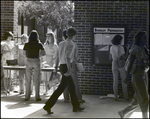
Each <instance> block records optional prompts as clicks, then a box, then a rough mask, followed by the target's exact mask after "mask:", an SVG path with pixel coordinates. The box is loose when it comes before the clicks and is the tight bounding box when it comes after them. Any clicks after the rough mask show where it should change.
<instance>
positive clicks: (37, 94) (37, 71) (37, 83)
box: [33, 64, 40, 100]
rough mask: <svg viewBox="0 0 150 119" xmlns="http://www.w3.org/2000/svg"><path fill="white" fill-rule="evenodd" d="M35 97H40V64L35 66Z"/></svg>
mask: <svg viewBox="0 0 150 119" xmlns="http://www.w3.org/2000/svg"><path fill="white" fill-rule="evenodd" d="M33 78H34V79H33V81H34V84H35V98H36V100H38V99H40V64H38V65H37V66H36V67H34V77H33Z"/></svg>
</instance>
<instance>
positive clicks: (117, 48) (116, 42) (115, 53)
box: [110, 35, 129, 100]
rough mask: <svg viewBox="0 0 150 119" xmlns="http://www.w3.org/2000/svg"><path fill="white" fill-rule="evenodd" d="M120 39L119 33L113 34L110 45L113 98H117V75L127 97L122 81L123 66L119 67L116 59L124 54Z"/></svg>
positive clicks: (126, 97)
mask: <svg viewBox="0 0 150 119" xmlns="http://www.w3.org/2000/svg"><path fill="white" fill-rule="evenodd" d="M121 41H122V36H121V35H115V36H114V37H113V39H112V41H111V42H112V46H111V47H110V59H111V58H112V73H113V91H114V100H117V99H118V77H119V76H118V75H119V74H120V76H121V83H122V89H123V95H124V98H125V99H127V100H128V99H129V98H128V91H127V85H126V84H125V83H124V82H123V81H124V79H125V77H126V72H125V67H124V66H123V67H119V66H118V64H117V61H118V59H119V57H120V56H123V55H125V51H124V48H123V47H122V46H121V45H120V44H121Z"/></svg>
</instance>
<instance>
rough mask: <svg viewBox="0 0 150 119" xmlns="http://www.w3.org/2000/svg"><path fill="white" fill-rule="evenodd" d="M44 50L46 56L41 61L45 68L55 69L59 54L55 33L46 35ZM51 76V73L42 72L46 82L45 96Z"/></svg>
mask: <svg viewBox="0 0 150 119" xmlns="http://www.w3.org/2000/svg"><path fill="white" fill-rule="evenodd" d="M44 49H45V52H46V55H45V56H44V57H43V58H42V59H41V60H42V61H41V62H42V66H43V68H50V67H54V65H55V60H56V56H57V54H58V45H57V43H56V38H55V36H54V33H53V32H49V33H47V34H46V41H45V43H44ZM50 76H51V72H42V80H43V81H44V82H45V93H44V95H47V91H48V88H47V85H48V83H49V78H50Z"/></svg>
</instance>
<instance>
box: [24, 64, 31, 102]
mask: <svg viewBox="0 0 150 119" xmlns="http://www.w3.org/2000/svg"><path fill="white" fill-rule="evenodd" d="M25 77H26V93H25V99H27V100H28V99H30V88H31V86H30V85H31V79H32V68H30V67H29V66H28V65H26V74H25Z"/></svg>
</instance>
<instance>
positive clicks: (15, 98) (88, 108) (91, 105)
mask: <svg viewBox="0 0 150 119" xmlns="http://www.w3.org/2000/svg"><path fill="white" fill-rule="evenodd" d="M40 91H41V94H40V95H41V98H42V101H38V102H37V101H36V100H35V98H34V97H35V96H34V94H33V95H31V99H30V100H29V101H24V98H25V96H24V94H23V95H19V94H18V93H14V92H11V94H10V95H9V96H3V93H2V92H1V118H120V117H119V115H118V113H117V112H118V111H119V110H121V109H123V108H125V107H126V106H127V105H128V104H129V103H130V101H125V100H123V99H119V100H118V101H114V100H113V98H111V97H108V98H104V99H101V98H99V95H83V99H84V100H85V101H86V102H85V103H83V104H81V107H84V108H85V110H83V111H82V112H72V105H71V103H65V102H64V99H63V95H61V96H60V97H59V99H58V101H57V102H56V104H55V105H54V107H53V108H52V111H53V112H54V114H52V115H49V114H47V112H46V111H45V110H43V106H44V104H45V102H46V101H47V99H48V98H49V96H50V95H51V94H52V93H53V90H52V89H51V90H49V92H48V95H47V96H45V95H43V93H44V90H43V87H41V88H40ZM34 92H35V91H34V90H33V93H34ZM141 117H142V114H141V112H140V109H139V108H138V109H137V110H136V111H135V112H134V113H132V114H131V115H128V117H127V118H141Z"/></svg>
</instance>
